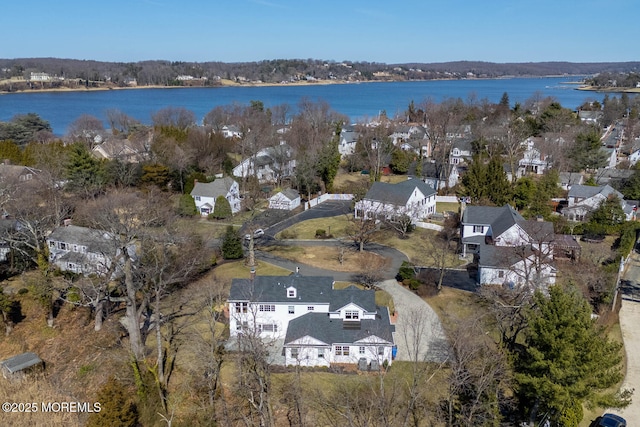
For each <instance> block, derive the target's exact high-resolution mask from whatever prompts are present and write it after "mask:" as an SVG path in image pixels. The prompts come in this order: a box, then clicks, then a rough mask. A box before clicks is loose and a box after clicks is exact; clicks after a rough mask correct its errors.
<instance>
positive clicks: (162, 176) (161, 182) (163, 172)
mask: <svg viewBox="0 0 640 427" xmlns="http://www.w3.org/2000/svg"><path fill="white" fill-rule="evenodd" d="M170 180H171V174H170V171H169V168H168V167H167V166H165V165H161V164H159V163H154V164H152V165H144V166H143V167H142V177H140V181H141V182H142V183H144V184H153V185H156V186H158V187H159V188H162V189H166V188H167V184H168V183H169V181H170Z"/></svg>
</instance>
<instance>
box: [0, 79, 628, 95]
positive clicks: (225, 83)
mask: <svg viewBox="0 0 640 427" xmlns="http://www.w3.org/2000/svg"><path fill="white" fill-rule="evenodd" d="M556 77H563V76H557V75H549V76H517V77H516V76H502V77H486V78H485V77H475V78H466V79H454V78H451V79H430V80H358V81H351V80H313V81H308V80H307V81H297V82H287V83H257V82H248V83H237V82H234V81H231V80H225V79H223V80H221V81H220V82H221V83H220V84H217V85H213V86H196V85H187V86H164V85H145V86H115V85H114V86H102V87H86V86H77V87H56V88H35V89H21V90H15V91H6V90H0V95H11V94H26V93H48V92H104V91H110V90H138V89H140V90H144V89H205V88H208V89H216V88H225V87H286V86H323V85H342V84H364V83H403V82H407V83H408V82H416V81H443V80H504V79H520V78H522V79H524V78H540V79H544V78H556ZM20 82H23V81H20ZM2 83H3V82H1V81H0V84H2ZM13 83H18V82H16V81H14V82H13ZM5 84H6V81H5ZM567 84H575V85H580V84H582V82H567ZM578 89H579V90H594V91H601V89H587V88H582V87H581V88H578ZM630 91H631V90H630ZM633 92H636V91H633ZM637 92H640V88H639V89H638V90H637Z"/></svg>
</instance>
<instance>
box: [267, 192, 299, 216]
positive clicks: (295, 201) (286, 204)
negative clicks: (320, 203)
mask: <svg viewBox="0 0 640 427" xmlns="http://www.w3.org/2000/svg"><path fill="white" fill-rule="evenodd" d="M298 206H300V193H298V192H297V191H296V190H294V189H292V188H287V189H286V190H282V191H280V192H278V193H277V194H274V195H273V196H271V197H270V198H269V209H284V210H288V211H290V210H293V209H295V208H297V207H298Z"/></svg>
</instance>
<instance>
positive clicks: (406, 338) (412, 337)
mask: <svg viewBox="0 0 640 427" xmlns="http://www.w3.org/2000/svg"><path fill="white" fill-rule="evenodd" d="M350 211H351V202H350V201H346V202H345V201H327V202H324V203H322V204H320V205H318V206H315V207H313V208H312V209H308V210H306V211H304V212H301V213H299V214H297V215H294V216H293V217H291V218H287V219H285V220H283V221H281V222H279V223H277V224H275V225H272V226H271V227H269V228H265V235H264V236H263V237H262V238H261V239H263V241H262V242H260V244H259V245H258V248H256V254H255V255H256V258H257V259H259V260H261V261H265V262H268V263H270V264H273V265H277V266H279V267H282V268H285V269H287V270H289V271H292V272H293V271H296V269H297V268H299V271H300V273H301V274H303V275H306V276H332V277H333V278H334V280H338V281H353V280H354V279H355V277H354V276H355V275H357V273H350V272H340V271H332V270H326V269H322V268H318V267H313V266H310V265H306V264H302V263H296V262H293V261H290V260H286V259H283V258H280V257H276V256H273V255H271V254H270V253H268V252H263V251H260V250H259V246H260V245H262V244H281V245H296V246H341V245H351V244H352V243H351V242H348V241H341V240H331V239H330V240H287V241H274V240H275V239H274V236H275V235H276V234H277V233H279V232H281V231H282V230H284V229H286V228H288V227H291V226H292V225H293V224H295V223H298V222H302V221H306V220H308V219H317V218H328V217H332V216H338V215H344V214H346V213H349V212H350ZM366 249H367V250H368V251H372V252H375V253H378V254H380V255H382V256H383V257H385V258H388V259H390V260H391V262H390V264H389V266H388V267H387V268H386V269H385V270H382V271H381V273H382V275H383V277H384V279H385V280H383V281H381V282H379V283H378V286H379V287H380V288H381V289H383V290H385V291H386V292H388V293H389V294H390V295H391V297H392V298H393V303H394V306H395V309H396V313H397V314H398V317H397V320H396V324H395V325H396V332H395V343H396V345H397V347H398V353H397V355H396V360H402V361H434V362H442V361H443V360H445V359H446V357H447V354H448V350H447V349H448V346H447V340H446V336H445V333H444V328H443V327H442V323H441V322H440V319H439V318H438V315H437V314H436V312H435V311H433V309H432V308H431V307H430V306H429V304H427V303H426V302H425V301H424V300H423V299H422V298H420V297H419V296H417V295H416V294H414V293H413V292H411V291H409V290H408V289H406V288H403V287H402V286H400V285H399V284H398V282H397V281H396V280H395V275H396V273H397V272H398V269H399V268H400V265H401V264H402V261H405V260H407V256H406V255H404V254H403V253H402V252H400V251H398V250H397V249H395V248H391V247H388V246H383V245H378V244H368V245H366Z"/></svg>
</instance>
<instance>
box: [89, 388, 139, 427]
mask: <svg viewBox="0 0 640 427" xmlns="http://www.w3.org/2000/svg"><path fill="white" fill-rule="evenodd" d="M96 401H97V402H100V405H101V409H100V412H94V413H92V414H91V415H90V416H89V419H88V420H87V427H133V426H137V425H138V411H137V408H136V405H135V404H134V403H133V402H132V401H131V398H130V395H128V394H127V391H126V390H125V387H124V386H123V384H122V383H121V382H120V381H118V380H117V379H116V378H115V377H110V378H109V379H108V380H107V382H106V383H105V384H104V385H103V386H102V388H101V389H100V391H98V396H97V398H96Z"/></svg>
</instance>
